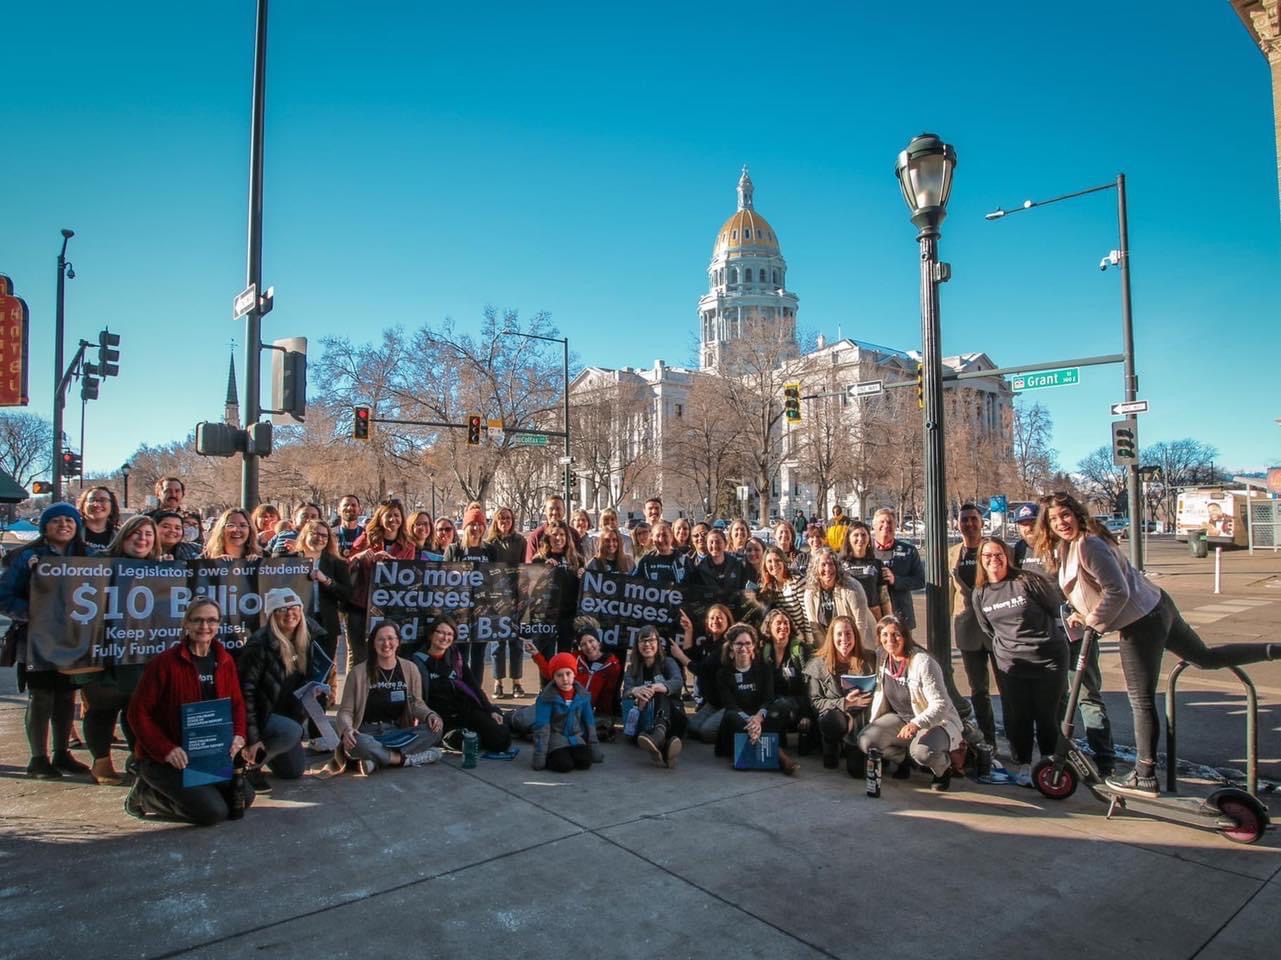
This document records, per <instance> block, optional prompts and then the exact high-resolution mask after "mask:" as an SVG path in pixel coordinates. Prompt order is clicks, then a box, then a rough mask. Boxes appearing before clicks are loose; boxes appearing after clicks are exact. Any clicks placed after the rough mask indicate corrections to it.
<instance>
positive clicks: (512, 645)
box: [494, 637, 525, 683]
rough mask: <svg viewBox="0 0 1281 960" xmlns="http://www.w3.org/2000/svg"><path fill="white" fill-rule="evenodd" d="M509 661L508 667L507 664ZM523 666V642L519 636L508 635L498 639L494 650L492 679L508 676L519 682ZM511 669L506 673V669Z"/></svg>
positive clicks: (501, 678)
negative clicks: (504, 638) (503, 638)
mask: <svg viewBox="0 0 1281 960" xmlns="http://www.w3.org/2000/svg"><path fill="white" fill-rule="evenodd" d="M509 663H510V668H509V667H508V664H509ZM524 667H525V644H524V641H523V640H521V638H520V637H509V638H507V639H506V640H499V641H498V648H497V649H496V650H495V651H494V679H495V680H506V679H507V678H508V677H509V676H510V677H511V678H512V679H513V680H515V681H516V682H517V683H520V678H521V674H522V673H524ZM509 669H510V670H511V672H510V673H508V670H509Z"/></svg>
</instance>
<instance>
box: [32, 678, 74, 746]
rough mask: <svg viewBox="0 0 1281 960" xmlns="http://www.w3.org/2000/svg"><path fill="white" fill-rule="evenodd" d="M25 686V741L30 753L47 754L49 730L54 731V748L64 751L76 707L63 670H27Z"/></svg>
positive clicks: (68, 739) (72, 692) (72, 688)
mask: <svg viewBox="0 0 1281 960" xmlns="http://www.w3.org/2000/svg"><path fill="white" fill-rule="evenodd" d="M44 674H52V677H47V676H44ZM33 680H34V681H35V682H33ZM27 690H28V699H27V716H26V727H27V744H28V746H29V747H30V748H31V756H32V757H47V756H49V732H50V730H52V731H53V752H54V753H55V754H59V753H66V752H67V744H68V742H70V740H71V723H72V718H73V717H74V716H75V711H76V688H75V687H73V686H71V684H70V683H69V682H67V678H66V677H65V676H63V675H62V674H60V673H57V672H56V671H53V670H41V671H28V673H27Z"/></svg>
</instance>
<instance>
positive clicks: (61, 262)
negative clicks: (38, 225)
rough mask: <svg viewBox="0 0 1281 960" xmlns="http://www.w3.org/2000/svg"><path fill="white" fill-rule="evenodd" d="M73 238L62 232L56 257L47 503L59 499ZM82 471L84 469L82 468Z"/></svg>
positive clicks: (71, 231)
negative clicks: (64, 348)
mask: <svg viewBox="0 0 1281 960" xmlns="http://www.w3.org/2000/svg"><path fill="white" fill-rule="evenodd" d="M75 235H76V232H75V231H74V230H68V229H66V228H65V227H64V228H63V230H62V250H61V251H59V253H58V299H57V306H56V308H55V312H54V322H53V466H52V467H51V468H50V469H51V474H52V476H51V487H52V489H51V491H50V494H49V502H50V503H57V502H58V501H59V500H61V499H62V408H63V393H62V373H63V371H62V360H63V356H62V337H63V326H64V322H65V313H64V309H65V306H66V281H67V280H74V279H75V277H76V271H75V268H74V267H72V266H71V264H70V263H69V262H68V261H67V241H68V240H70V239H71V238H72V237H74V236H75ZM81 469H83V467H82V468H81Z"/></svg>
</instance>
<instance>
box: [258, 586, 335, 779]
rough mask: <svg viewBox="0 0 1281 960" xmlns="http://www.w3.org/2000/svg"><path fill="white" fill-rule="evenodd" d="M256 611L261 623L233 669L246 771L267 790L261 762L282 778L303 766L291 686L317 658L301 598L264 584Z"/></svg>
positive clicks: (299, 711)
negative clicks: (239, 700)
mask: <svg viewBox="0 0 1281 960" xmlns="http://www.w3.org/2000/svg"><path fill="white" fill-rule="evenodd" d="M262 612H263V615H264V616H266V618H267V625H266V626H264V627H262V628H260V629H259V630H258V631H257V632H255V633H254V635H253V636H251V637H250V638H249V640H248V642H247V643H245V647H244V649H243V650H241V651H240V659H239V660H238V661H237V662H236V669H237V671H238V672H239V673H240V692H241V693H243V694H244V697H245V729H246V733H245V739H246V740H248V741H249V746H248V748H247V749H246V750H245V754H246V756H248V758H249V760H250V762H251V763H253V764H255V766H254V767H251V768H250V770H249V771H248V773H247V774H246V776H248V778H249V784H250V786H252V787H253V788H254V790H256V791H257V792H258V793H267V792H268V791H270V790H271V784H270V783H269V782H268V781H267V778H266V777H265V776H263V773H262V769H261V766H262V765H268V766H270V767H271V772H272V773H273V774H275V775H276V776H277V777H279V778H280V779H282V780H297V779H298V778H299V777H301V776H302V775H303V770H305V769H306V760H305V759H304V757H303V751H302V737H303V731H304V729H305V728H306V725H307V714H306V711H304V710H303V706H302V702H301V701H300V700H299V699H298V698H297V697H296V696H294V691H295V690H297V689H298V688H299V687H301V686H302V685H303V684H304V683H306V682H307V679H308V677H309V675H310V672H309V670H308V665H309V664H314V663H315V662H316V661H317V654H318V652H319V647H317V646H315V645H314V644H315V638H314V637H313V636H312V635H311V632H310V631H309V630H308V628H307V618H306V617H304V616H303V613H302V599H301V598H300V597H299V596H298V594H296V593H294V592H293V591H292V590H290V589H289V588H288V587H278V588H276V589H274V590H268V591H267V592H266V593H265V594H264V595H263V598H262ZM321 662H324V661H323V660H322V661H321Z"/></svg>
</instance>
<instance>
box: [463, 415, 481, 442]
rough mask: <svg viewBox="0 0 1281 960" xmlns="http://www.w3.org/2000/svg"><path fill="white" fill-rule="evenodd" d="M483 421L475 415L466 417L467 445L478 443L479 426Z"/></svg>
mask: <svg viewBox="0 0 1281 960" xmlns="http://www.w3.org/2000/svg"><path fill="white" fill-rule="evenodd" d="M483 423H484V421H483V420H482V419H481V418H480V417H477V416H470V417H468V418H467V446H469V447H474V446H476V445H477V444H479V443H480V428H481V425H482V424H483Z"/></svg>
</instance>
